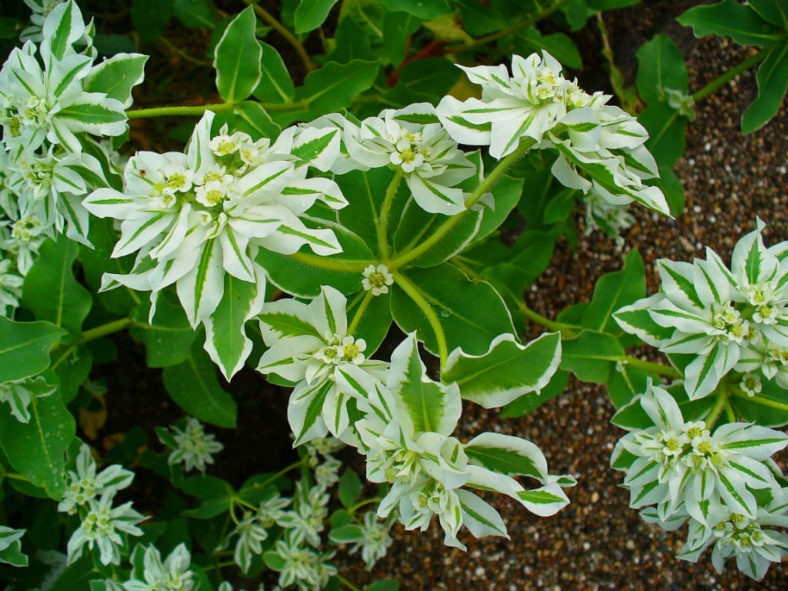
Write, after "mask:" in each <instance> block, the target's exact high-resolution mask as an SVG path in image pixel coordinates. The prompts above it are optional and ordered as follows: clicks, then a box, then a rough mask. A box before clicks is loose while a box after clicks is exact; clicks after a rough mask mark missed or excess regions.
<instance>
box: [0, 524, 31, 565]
mask: <svg viewBox="0 0 788 591" xmlns="http://www.w3.org/2000/svg"><path fill="white" fill-rule="evenodd" d="M26 531H27V530H24V529H13V528H10V527H7V526H5V525H0V563H5V564H10V565H11V566H27V565H28V559H27V556H25V555H24V554H23V553H22V541H21V538H22V536H23V535H24V533H25V532H26Z"/></svg>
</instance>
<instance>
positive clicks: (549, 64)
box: [437, 52, 670, 215]
mask: <svg viewBox="0 0 788 591" xmlns="http://www.w3.org/2000/svg"><path fill="white" fill-rule="evenodd" d="M460 67H462V69H463V70H464V71H465V73H466V74H467V75H468V79H469V80H470V81H471V82H473V83H475V84H479V85H481V87H482V98H481V99H476V98H470V99H467V100H465V101H462V102H461V101H458V100H457V99H455V98H453V97H451V96H447V97H444V98H443V99H442V100H441V102H440V104H439V105H438V107H437V114H438V117H439V118H440V121H441V123H442V124H443V126H444V127H445V129H446V131H447V132H448V133H449V135H450V136H451V137H452V138H453V139H454V140H456V141H458V142H459V143H461V144H468V145H475V146H489V147H490V148H489V149H490V155H491V156H493V157H495V158H498V159H500V158H503V157H504V156H506V155H507V154H510V153H512V152H514V151H515V150H516V149H517V147H518V145H519V144H520V142H521V141H523V140H525V141H530V142H532V143H533V144H534V147H535V148H536V149H546V148H555V149H557V150H558V159H557V160H556V161H555V164H554V165H553V169H552V172H553V175H554V176H555V177H556V178H557V179H558V180H559V181H560V182H561V183H563V184H564V185H565V186H567V187H570V188H573V189H579V190H582V191H583V192H584V193H588V192H589V191H591V192H593V193H595V194H597V195H599V196H600V197H602V198H603V199H604V200H605V201H607V202H609V203H611V204H613V205H623V204H625V203H629V202H631V201H633V200H635V201H639V202H640V203H642V204H643V205H645V206H646V207H649V208H651V209H654V210H656V211H658V212H660V213H663V214H666V215H668V214H669V213H670V211H669V209H668V205H667V202H666V201H665V197H664V195H663V194H662V191H661V190H660V189H659V188H657V187H652V186H648V185H646V184H645V183H644V181H645V180H648V179H652V178H655V177H657V176H658V171H657V165H656V162H655V161H654V158H653V156H652V155H651V154H650V153H649V151H648V150H647V149H646V148H645V146H644V144H645V141H646V140H647V139H648V133H647V132H646V130H645V128H644V127H643V126H642V125H640V124H639V123H638V122H637V120H636V119H635V118H634V117H632V116H631V115H629V114H628V113H626V112H625V111H623V110H621V109H619V108H618V107H613V106H610V105H608V104H607V102H608V101H609V100H610V98H611V97H610V96H609V95H604V94H602V93H600V92H597V93H594V94H593V95H589V94H587V93H586V92H584V91H583V90H581V89H580V88H579V87H578V86H577V83H576V82H573V81H569V80H567V79H565V78H564V77H563V75H562V74H561V64H560V63H558V61H557V60H556V59H555V58H553V57H552V56H551V55H550V54H548V53H547V52H543V53H542V56H541V57H540V56H539V55H538V54H535V53H534V54H531V55H530V56H528V57H527V58H523V57H520V56H519V55H514V56H512V73H511V75H510V74H509V71H508V70H507V69H506V66H504V65H498V66H475V67H463V66H460Z"/></svg>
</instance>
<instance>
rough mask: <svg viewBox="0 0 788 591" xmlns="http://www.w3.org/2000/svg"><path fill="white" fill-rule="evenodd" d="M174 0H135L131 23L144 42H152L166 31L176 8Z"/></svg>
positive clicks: (132, 6)
mask: <svg viewBox="0 0 788 591" xmlns="http://www.w3.org/2000/svg"><path fill="white" fill-rule="evenodd" d="M173 4H174V0H133V2H132V3H131V23H132V24H133V25H134V29H136V31H137V32H138V33H139V36H140V41H141V42H142V43H150V42H151V41H153V40H154V39H155V38H156V37H158V36H159V35H161V34H162V33H163V32H164V25H166V24H167V22H168V21H169V20H170V17H171V16H172V15H173V12H174V10H175V8H174V5H173Z"/></svg>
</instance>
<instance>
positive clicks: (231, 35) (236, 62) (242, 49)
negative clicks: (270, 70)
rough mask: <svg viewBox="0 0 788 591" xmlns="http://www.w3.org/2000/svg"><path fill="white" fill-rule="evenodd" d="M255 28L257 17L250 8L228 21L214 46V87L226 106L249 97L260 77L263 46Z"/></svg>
mask: <svg viewBox="0 0 788 591" xmlns="http://www.w3.org/2000/svg"><path fill="white" fill-rule="evenodd" d="M256 28H257V17H256V16H255V14H254V10H252V7H251V6H249V7H247V8H246V9H245V10H243V11H242V12H241V13H239V14H238V16H236V17H235V18H234V19H233V20H232V21H230V24H229V25H228V26H227V28H226V29H225V31H224V34H223V35H222V38H221V39H219V43H218V44H217V45H216V53H215V57H214V60H213V66H214V68H216V88H217V89H218V90H219V94H220V95H221V97H222V98H223V99H224V100H225V101H227V102H229V103H240V102H241V101H243V100H244V99H246V98H248V97H249V95H251V94H252V91H253V90H254V89H255V88H256V87H257V85H258V84H259V82H260V78H261V77H262V68H261V65H260V60H261V58H262V56H263V47H262V45H260V42H259V41H258V40H257V37H256V36H255V29H256Z"/></svg>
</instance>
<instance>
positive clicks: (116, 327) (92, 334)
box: [53, 317, 134, 351]
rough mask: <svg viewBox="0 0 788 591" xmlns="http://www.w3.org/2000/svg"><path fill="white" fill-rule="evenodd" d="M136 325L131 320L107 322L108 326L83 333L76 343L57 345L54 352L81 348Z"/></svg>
mask: <svg viewBox="0 0 788 591" xmlns="http://www.w3.org/2000/svg"><path fill="white" fill-rule="evenodd" d="M132 324H134V322H133V321H132V320H131V318H128V317H127V318H118V319H117V320H113V321H112V322H107V323H106V324H102V325H100V326H96V327H95V328H91V329H90V330H86V331H85V332H83V333H82V338H81V339H78V340H76V341H72V342H70V343H61V344H59V345H57V346H56V347H55V348H54V349H53V350H54V351H57V350H58V349H61V348H64V349H65V348H72V347H79V346H80V345H84V344H85V343H89V342H90V341H95V340H96V339H100V338H101V337H105V336H107V335H110V334H112V333H114V332H120V331H121V330H124V329H126V328H128V327H129V326H131V325H132Z"/></svg>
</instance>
